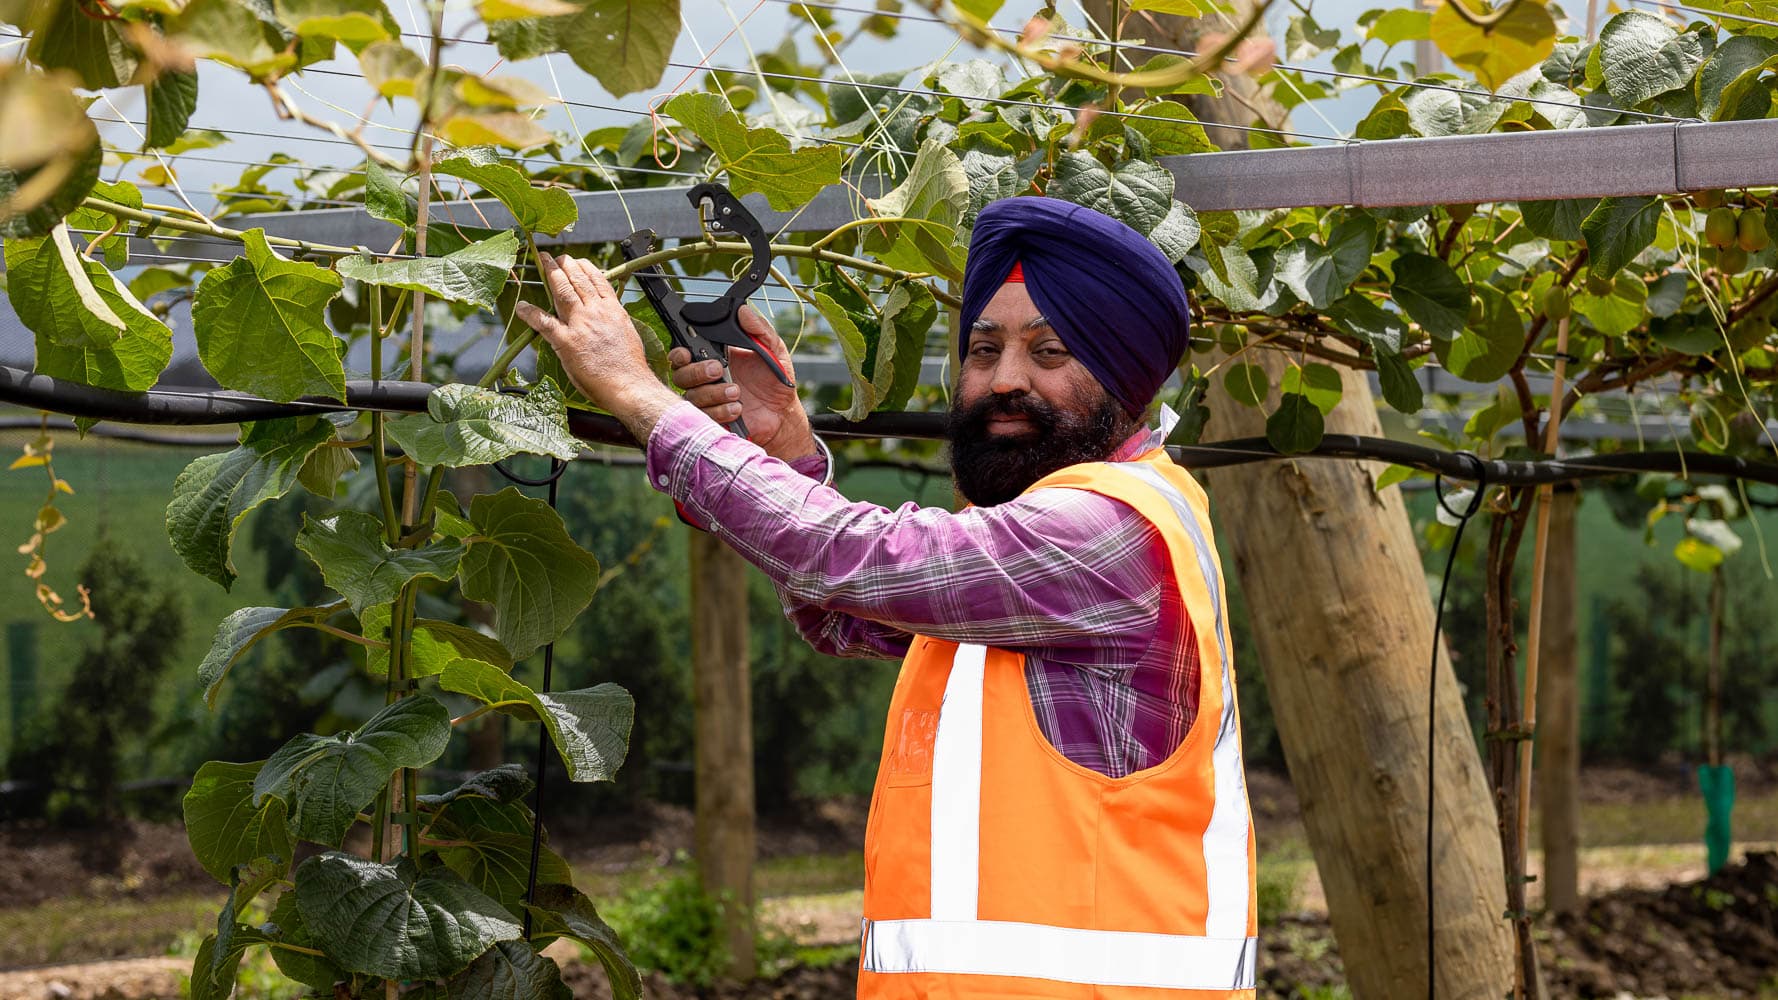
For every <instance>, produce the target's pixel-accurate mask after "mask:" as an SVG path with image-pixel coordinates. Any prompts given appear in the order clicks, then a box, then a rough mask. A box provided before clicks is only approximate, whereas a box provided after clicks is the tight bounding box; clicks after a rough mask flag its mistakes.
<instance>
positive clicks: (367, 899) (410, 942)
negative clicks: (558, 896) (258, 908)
mask: <svg viewBox="0 0 1778 1000" xmlns="http://www.w3.org/2000/svg"><path fill="white" fill-rule="evenodd" d="M296 901H297V906H298V907H299V909H300V910H301V912H302V918H303V925H304V926H305V927H306V928H307V929H308V932H309V934H310V935H312V936H313V937H314V939H315V940H316V942H318V943H319V944H320V946H321V950H322V951H325V952H326V953H327V955H328V957H329V958H331V959H333V960H334V961H336V962H338V963H339V964H340V966H341V967H342V968H344V969H346V970H348V971H350V972H358V973H363V974H364V975H369V976H381V977H382V978H384V979H391V980H404V979H440V978H444V977H446V976H452V975H455V974H456V973H458V972H460V971H462V970H463V969H465V968H467V967H468V966H469V964H470V963H471V962H473V961H475V959H476V958H477V957H479V956H480V955H481V954H482V953H483V952H485V951H487V950H488V948H489V947H491V946H492V945H493V944H494V943H495V942H498V941H511V940H514V939H516V938H518V936H519V935H520V934H521V933H523V930H524V929H523V928H522V927H521V926H520V925H519V922H518V921H517V920H515V919H513V917H512V914H510V913H508V912H507V911H506V909H505V908H504V907H502V906H501V905H500V904H499V903H497V902H495V901H494V900H492V899H489V898H488V897H487V896H486V895H484V894H482V893H480V892H477V891H476V890H475V888H474V887H473V886H470V885H469V884H468V883H466V882H464V881H463V879H462V878H460V877H459V876H458V875H457V874H456V873H455V872H453V871H451V870H450V869H448V868H435V869H432V870H430V871H427V872H425V873H424V874H420V873H417V872H416V871H415V869H414V866H413V865H412V864H411V863H408V862H407V861H406V860H405V859H403V863H402V864H399V865H381V864H377V863H376V862H374V861H367V860H365V859H364V858H359V857H355V856H353V855H350V854H341V853H338V852H329V853H327V854H322V855H319V856H317V857H313V858H310V859H309V860H307V861H305V862H303V864H302V867H300V868H298V869H297V870H296Z"/></svg>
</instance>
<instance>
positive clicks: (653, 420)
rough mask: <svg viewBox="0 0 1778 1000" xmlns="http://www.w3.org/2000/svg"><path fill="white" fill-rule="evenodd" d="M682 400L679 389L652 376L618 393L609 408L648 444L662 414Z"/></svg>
mask: <svg viewBox="0 0 1778 1000" xmlns="http://www.w3.org/2000/svg"><path fill="white" fill-rule="evenodd" d="M679 402H680V398H679V394H678V393H676V392H674V391H673V390H671V389H669V388H667V387H666V386H664V385H662V384H661V383H659V382H656V381H655V380H654V379H653V378H649V379H647V380H645V381H639V384H636V385H632V386H627V387H625V388H624V389H623V390H622V391H621V392H619V393H617V394H615V397H614V398H613V399H612V401H611V405H610V406H609V407H608V409H609V410H610V411H611V415H612V416H614V417H616V418H617V419H618V420H619V421H621V422H622V423H623V425H624V428H625V429H626V430H628V431H629V432H630V436H631V437H633V438H635V439H636V444H637V445H639V446H640V447H642V448H647V447H648V438H649V436H650V435H651V434H653V433H654V425H655V424H657V423H660V419H661V415H662V414H664V413H666V412H667V411H668V410H670V409H672V408H673V407H674V405H675V404H677V403H679Z"/></svg>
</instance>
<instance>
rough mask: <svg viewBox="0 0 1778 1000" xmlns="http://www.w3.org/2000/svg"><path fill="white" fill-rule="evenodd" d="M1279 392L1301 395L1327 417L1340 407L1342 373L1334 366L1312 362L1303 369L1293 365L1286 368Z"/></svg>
mask: <svg viewBox="0 0 1778 1000" xmlns="http://www.w3.org/2000/svg"><path fill="white" fill-rule="evenodd" d="M1278 391H1279V392H1281V393H1284V394H1287V395H1295V394H1301V395H1302V396H1304V397H1306V398H1307V399H1308V400H1309V402H1311V403H1314V404H1315V408H1316V409H1317V410H1320V411H1321V415H1322V416H1326V415H1328V414H1329V413H1332V412H1333V408H1334V407H1336V406H1338V405H1340V395H1341V392H1342V391H1343V387H1342V386H1341V385H1340V373H1339V372H1338V371H1335V370H1334V368H1333V366H1332V365H1324V364H1322V363H1321V362H1319V361H1311V362H1310V363H1308V364H1307V365H1304V366H1302V367H1298V366H1297V365H1294V364H1293V365H1291V366H1290V367H1289V368H1286V369H1285V370H1284V377H1283V378H1282V379H1280V380H1279V384H1278Z"/></svg>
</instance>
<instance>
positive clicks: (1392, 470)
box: [1376, 465, 1419, 493]
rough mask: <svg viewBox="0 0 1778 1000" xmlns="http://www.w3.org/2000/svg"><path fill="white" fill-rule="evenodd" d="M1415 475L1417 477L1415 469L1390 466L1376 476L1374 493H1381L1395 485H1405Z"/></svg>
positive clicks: (1417, 472)
mask: <svg viewBox="0 0 1778 1000" xmlns="http://www.w3.org/2000/svg"><path fill="white" fill-rule="evenodd" d="M1417 475H1419V471H1418V470H1417V469H1411V468H1409V467H1408V466H1405V465H1391V466H1390V467H1389V468H1387V469H1384V470H1383V472H1382V474H1381V475H1379V476H1377V486H1376V492H1378V493H1381V492H1383V491H1384V490H1386V489H1388V488H1389V487H1391V486H1394V485H1395V484H1397V483H1405V482H1407V481H1408V480H1410V479H1412V478H1414V477H1415V476H1417Z"/></svg>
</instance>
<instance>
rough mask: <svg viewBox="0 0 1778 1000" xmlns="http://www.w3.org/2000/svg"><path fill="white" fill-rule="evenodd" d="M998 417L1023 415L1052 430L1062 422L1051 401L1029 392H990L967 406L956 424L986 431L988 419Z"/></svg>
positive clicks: (1039, 425) (975, 430)
mask: <svg viewBox="0 0 1778 1000" xmlns="http://www.w3.org/2000/svg"><path fill="white" fill-rule="evenodd" d="M996 417H1000V418H1005V417H1023V418H1025V419H1026V420H1029V421H1030V422H1031V423H1032V424H1033V425H1034V426H1036V427H1037V428H1038V429H1039V430H1050V429H1053V428H1054V427H1056V425H1057V424H1059V423H1060V422H1061V414H1060V413H1059V412H1058V411H1057V410H1056V408H1055V407H1054V406H1052V405H1051V404H1050V403H1048V402H1045V401H1044V400H1042V399H1039V398H1038V397H1036V396H1033V395H1031V394H1030V393H1027V392H997V393H990V394H988V395H986V396H983V397H982V398H981V399H978V400H976V401H975V402H974V403H971V404H970V405H968V406H966V407H964V408H963V409H962V410H961V412H959V413H958V414H957V419H956V420H955V422H954V423H955V425H956V426H955V427H954V428H953V429H956V428H957V427H960V428H962V429H964V430H966V431H973V432H976V433H978V434H979V433H982V432H984V431H985V430H986V428H987V426H988V421H990V420H993V419H995V418H996Z"/></svg>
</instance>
